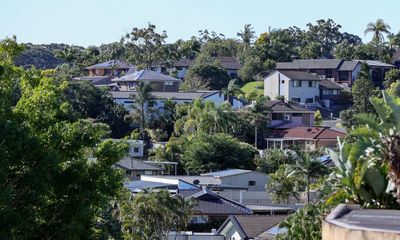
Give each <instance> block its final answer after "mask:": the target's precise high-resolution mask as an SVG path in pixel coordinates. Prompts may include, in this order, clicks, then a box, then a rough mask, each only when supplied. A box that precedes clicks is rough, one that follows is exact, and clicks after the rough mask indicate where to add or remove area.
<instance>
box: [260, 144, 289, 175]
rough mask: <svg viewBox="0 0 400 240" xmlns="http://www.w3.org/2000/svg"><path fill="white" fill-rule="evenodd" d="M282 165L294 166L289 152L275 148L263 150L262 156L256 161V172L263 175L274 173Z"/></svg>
mask: <svg viewBox="0 0 400 240" xmlns="http://www.w3.org/2000/svg"><path fill="white" fill-rule="evenodd" d="M282 164H289V165H290V164H294V158H293V157H292V155H291V154H290V153H289V152H284V151H282V150H281V149H275V148H272V149H266V150H264V155H263V156H262V157H258V158H257V161H256V166H257V171H259V172H263V173H274V172H276V171H277V170H278V168H279V166H280V165H282Z"/></svg>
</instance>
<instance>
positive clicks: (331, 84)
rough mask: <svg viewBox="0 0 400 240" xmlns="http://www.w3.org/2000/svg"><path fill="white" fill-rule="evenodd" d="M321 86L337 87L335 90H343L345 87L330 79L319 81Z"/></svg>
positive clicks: (326, 87)
mask: <svg viewBox="0 0 400 240" xmlns="http://www.w3.org/2000/svg"><path fill="white" fill-rule="evenodd" d="M319 87H320V88H323V89H335V90H342V89H343V87H342V86H340V85H339V84H337V83H335V82H334V81H330V80H322V81H321V82H320V83H319Z"/></svg>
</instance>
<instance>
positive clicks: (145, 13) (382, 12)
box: [0, 0, 400, 46]
mask: <svg viewBox="0 0 400 240" xmlns="http://www.w3.org/2000/svg"><path fill="white" fill-rule="evenodd" d="M398 9H400V1H399V0H380V1H376V0H375V1H373V0H335V1H326V0H273V1H271V0H68V1H67V0H0V39H3V38H5V37H11V36H13V35H16V36H17V39H18V42H25V43H26V42H31V43H36V44H39V43H66V44H74V45H80V46H90V45H100V44H102V43H110V42H114V41H119V40H120V38H121V36H122V35H124V34H125V33H127V32H129V31H130V30H131V29H132V28H133V27H139V28H142V27H145V26H147V23H148V22H151V23H153V24H155V25H156V26H157V30H158V31H162V30H166V31H167V35H168V39H167V42H174V41H175V40H177V39H188V38H190V37H191V36H193V35H196V36H197V35H198V31H199V30H202V29H208V30H209V31H215V32H217V33H223V34H225V36H227V37H236V33H237V32H239V31H240V30H241V29H243V26H244V25H245V24H252V26H253V27H254V30H255V31H256V34H257V35H258V34H260V33H262V32H266V31H268V29H269V27H270V28H271V29H274V28H275V29H278V28H287V27H290V26H298V27H300V28H301V29H305V28H306V24H307V23H310V22H312V23H315V21H316V20H318V19H327V18H331V19H333V20H334V21H335V22H336V23H338V24H340V25H341V26H342V31H346V32H349V33H352V34H357V35H359V36H360V37H361V38H362V39H363V41H364V42H366V41H369V40H370V39H371V37H372V36H371V34H370V35H367V36H364V30H365V27H366V25H367V24H368V23H369V22H373V21H375V20H376V19H378V18H382V19H383V20H384V21H385V22H386V23H388V24H389V25H390V26H391V31H392V32H395V33H397V32H399V30H400V21H399V20H400V16H399V12H398Z"/></svg>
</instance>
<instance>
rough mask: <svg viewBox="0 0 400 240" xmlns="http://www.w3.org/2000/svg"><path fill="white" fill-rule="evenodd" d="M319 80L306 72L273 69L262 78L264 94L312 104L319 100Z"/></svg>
mask: <svg viewBox="0 0 400 240" xmlns="http://www.w3.org/2000/svg"><path fill="white" fill-rule="evenodd" d="M320 82H321V79H320V78H319V77H317V76H315V75H313V74H310V73H307V72H301V71H287V70H279V71H274V72H272V73H271V74H269V75H268V76H267V77H266V78H265V79H264V96H268V97H269V98H270V99H277V98H280V97H283V98H284V99H285V100H286V101H292V102H297V103H300V104H303V105H306V106H307V105H309V106H313V105H315V104H314V103H315V102H316V101H319V84H320Z"/></svg>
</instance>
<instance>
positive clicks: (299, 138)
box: [266, 127, 346, 150]
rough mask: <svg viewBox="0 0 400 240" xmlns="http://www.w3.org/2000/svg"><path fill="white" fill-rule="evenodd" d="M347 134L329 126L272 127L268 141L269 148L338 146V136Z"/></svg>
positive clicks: (342, 136) (312, 148)
mask: <svg viewBox="0 0 400 240" xmlns="http://www.w3.org/2000/svg"><path fill="white" fill-rule="evenodd" d="M345 136H346V134H345V133H343V132H340V131H337V130H334V129H331V128H329V127H294V128H288V129H271V131H270V133H269V135H268V136H267V138H266V141H267V148H279V149H282V150H286V149H294V148H300V149H310V150H314V149H318V148H321V147H328V148H336V147H337V138H338V137H339V138H344V137H345Z"/></svg>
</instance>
